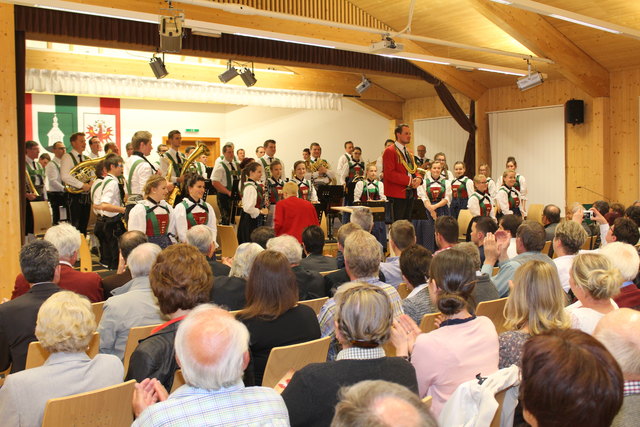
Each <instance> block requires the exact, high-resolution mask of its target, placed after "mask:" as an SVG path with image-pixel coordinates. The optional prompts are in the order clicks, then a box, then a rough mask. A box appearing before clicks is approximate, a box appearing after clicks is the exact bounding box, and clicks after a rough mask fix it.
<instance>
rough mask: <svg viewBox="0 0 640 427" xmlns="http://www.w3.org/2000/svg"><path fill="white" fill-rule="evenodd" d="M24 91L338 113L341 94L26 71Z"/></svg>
mask: <svg viewBox="0 0 640 427" xmlns="http://www.w3.org/2000/svg"><path fill="white" fill-rule="evenodd" d="M26 91H27V92H47V93H56V94H73V95H91V96H101V97H111V98H151V99H167V100H172V101H190V102H214V103H218V104H235V105H256V106H262V107H284V108H302V109H309V110H336V111H341V110H342V95H341V94H336V93H325V92H307V91H299V90H285V89H265V88H256V87H250V88H248V87H241V86H235V85H223V84H215V83H205V82H195V81H182V80H173V79H162V80H158V79H155V78H152V77H136V76H125V75H115V74H98V73H81V72H74V71H56V70H40V69H32V68H30V69H27V71H26Z"/></svg>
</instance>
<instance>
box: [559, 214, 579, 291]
mask: <svg viewBox="0 0 640 427" xmlns="http://www.w3.org/2000/svg"><path fill="white" fill-rule="evenodd" d="M587 238H588V236H587V232H586V231H584V228H582V225H580V224H578V223H577V222H574V221H562V222H560V223H559V224H558V225H557V226H556V229H555V234H554V236H553V252H554V253H555V254H556V258H554V259H553V262H554V264H555V265H556V267H557V268H558V276H559V277H560V284H561V285H562V289H564V291H565V292H567V293H568V292H569V289H570V288H569V271H570V270H571V264H573V259H574V258H575V256H576V255H578V252H579V251H580V248H582V245H584V242H585V241H586V240H587Z"/></svg>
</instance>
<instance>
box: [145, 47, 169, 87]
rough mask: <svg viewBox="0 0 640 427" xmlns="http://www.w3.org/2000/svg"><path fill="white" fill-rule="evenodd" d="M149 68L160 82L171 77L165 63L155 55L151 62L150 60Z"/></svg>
mask: <svg viewBox="0 0 640 427" xmlns="http://www.w3.org/2000/svg"><path fill="white" fill-rule="evenodd" d="M149 66H150V67H151V71H153V74H154V75H155V76H156V79H158V80H159V79H164V78H165V77H167V76H168V75H169V72H168V71H167V67H165V66H164V61H163V60H162V59H160V58H159V57H157V56H156V54H155V53H154V54H153V56H152V57H151V60H149Z"/></svg>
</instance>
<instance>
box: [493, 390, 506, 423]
mask: <svg viewBox="0 0 640 427" xmlns="http://www.w3.org/2000/svg"><path fill="white" fill-rule="evenodd" d="M507 390H509V388H505V389H504V390H502V391H499V392H497V393H496V401H497V402H498V409H496V414H495V415H494V416H493V419H492V420H491V426H490V427H500V426H501V425H502V423H501V422H500V421H501V418H502V405H503V404H504V397H505V395H506V394H507Z"/></svg>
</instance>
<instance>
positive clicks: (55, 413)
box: [42, 380, 136, 427]
mask: <svg viewBox="0 0 640 427" xmlns="http://www.w3.org/2000/svg"><path fill="white" fill-rule="evenodd" d="M135 383H136V380H131V381H127V382H126V383H121V384H117V385H114V386H111V387H105V388H101V389H98V390H94V391H89V392H86V393H80V394H74V395H72V396H67V397H59V398H57V399H51V400H49V401H48V402H47V406H45V408H44V417H43V419H42V427H63V426H64V427H67V426H92V427H124V426H130V425H131V423H132V422H133V407H132V399H133V389H134V386H135Z"/></svg>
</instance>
